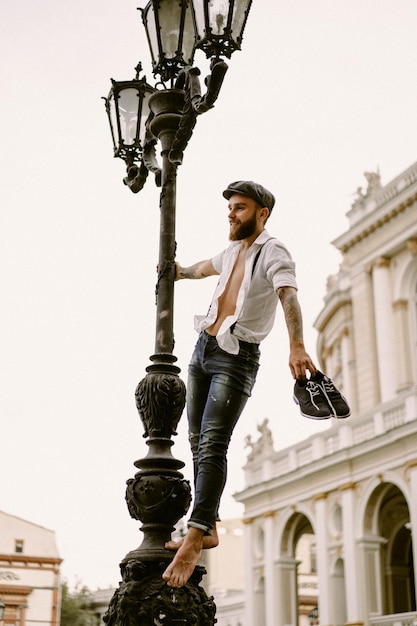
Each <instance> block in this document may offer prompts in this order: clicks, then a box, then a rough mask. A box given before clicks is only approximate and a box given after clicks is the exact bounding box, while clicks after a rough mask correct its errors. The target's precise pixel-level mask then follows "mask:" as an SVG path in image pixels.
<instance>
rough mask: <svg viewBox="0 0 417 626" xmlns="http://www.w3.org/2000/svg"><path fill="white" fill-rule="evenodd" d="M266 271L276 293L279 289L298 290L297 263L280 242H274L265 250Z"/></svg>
mask: <svg viewBox="0 0 417 626" xmlns="http://www.w3.org/2000/svg"><path fill="white" fill-rule="evenodd" d="M264 259H265V270H266V277H267V279H268V281H269V282H270V283H271V284H272V285H273V287H274V290H275V291H276V290H277V289H278V288H279V287H294V288H295V289H297V280H296V277H295V263H294V261H293V260H292V257H291V254H290V253H289V251H288V250H287V248H286V247H285V246H284V244H282V243H281V242H280V241H278V240H274V241H273V242H272V241H271V243H270V244H269V245H268V247H267V249H266V250H265V257H264Z"/></svg>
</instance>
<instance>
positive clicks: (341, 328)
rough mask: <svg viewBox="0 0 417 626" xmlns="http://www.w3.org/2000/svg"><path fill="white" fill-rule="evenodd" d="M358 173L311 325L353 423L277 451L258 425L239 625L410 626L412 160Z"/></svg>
mask: <svg viewBox="0 0 417 626" xmlns="http://www.w3.org/2000/svg"><path fill="white" fill-rule="evenodd" d="M365 177H366V179H367V188H366V189H365V190H364V191H362V190H361V189H358V191H357V197H356V199H355V201H354V203H353V205H352V208H351V210H350V211H349V213H348V219H349V229H348V231H347V232H346V233H344V234H343V235H341V236H340V237H339V238H338V239H336V241H335V242H333V243H334V245H335V246H336V247H337V248H338V249H339V250H340V252H341V254H342V263H341V266H340V270H339V272H338V274H337V275H335V276H332V277H330V278H329V280H328V286H327V294H326V296H325V301H324V307H323V310H322V311H321V313H320V314H319V316H318V318H317V320H316V323H315V326H316V328H317V330H318V332H319V339H318V354H319V361H320V367H321V369H322V370H323V371H325V372H326V373H327V374H328V375H329V376H330V377H331V378H332V379H333V381H334V382H335V384H336V385H337V387H338V388H339V389H340V390H341V391H342V392H343V393H344V395H346V397H347V398H348V401H349V404H350V406H351V408H352V416H351V417H350V418H348V419H346V420H333V422H332V425H331V426H330V428H329V429H328V430H326V431H324V432H323V431H321V432H320V434H317V435H315V436H312V437H310V438H308V439H306V440H304V441H302V442H300V443H298V444H297V445H294V446H291V447H290V448H287V449H285V450H282V451H278V452H276V451H275V450H274V449H273V446H272V445H271V437H270V433H269V432H268V428H267V425H266V424H264V425H263V428H262V429H260V431H261V437H260V439H259V440H258V441H257V442H256V443H255V444H254V445H253V447H252V451H251V453H250V455H249V458H248V462H247V465H246V468H245V488H244V490H243V491H242V492H241V493H240V494H238V496H237V499H238V500H239V501H241V502H242V503H243V504H244V507H245V514H244V521H245V524H246V527H245V546H246V547H245V550H246V564H245V571H246V584H245V599H246V607H245V619H244V624H243V626H290V625H291V626H308V624H317V623H319V624H320V625H323V626H341V625H345V624H349V625H351V626H353V625H355V626H356V625H358V626H359V625H364V626H391V625H392V624H395V625H396V626H400V625H401V626H408V624H415V623H416V619H417V614H416V575H415V573H416V572H415V569H416V564H417V541H414V542H413V529H415V528H417V350H416V347H417V163H416V164H414V165H413V166H411V167H410V168H408V169H407V170H406V171H405V172H403V173H402V174H401V175H400V176H398V177H397V178H395V179H394V180H393V181H391V182H390V183H389V184H387V185H386V186H384V187H382V186H381V183H380V178H379V173H366V174H365ZM302 545H303V546H304V548H303V550H304V556H303V557H302V558H300V553H301V552H300V547H301V546H302Z"/></svg>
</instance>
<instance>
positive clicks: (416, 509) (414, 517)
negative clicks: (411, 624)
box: [406, 458, 417, 596]
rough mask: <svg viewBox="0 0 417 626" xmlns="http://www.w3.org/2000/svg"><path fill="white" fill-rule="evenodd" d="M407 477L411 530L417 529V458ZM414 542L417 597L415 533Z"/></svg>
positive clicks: (408, 466)
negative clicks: (409, 494) (409, 493)
mask: <svg viewBox="0 0 417 626" xmlns="http://www.w3.org/2000/svg"><path fill="white" fill-rule="evenodd" d="M406 476H407V478H408V480H409V482H410V492H411V496H410V498H409V500H408V506H409V511H410V524H411V528H412V529H413V528H417V458H416V459H413V460H412V461H408V463H407V465H406ZM412 541H413V564H414V586H415V593H416V596H417V537H416V535H415V533H413V534H412Z"/></svg>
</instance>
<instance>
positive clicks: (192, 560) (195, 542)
mask: <svg viewBox="0 0 417 626" xmlns="http://www.w3.org/2000/svg"><path fill="white" fill-rule="evenodd" d="M203 538H204V531H202V530H200V529H199V528H193V527H191V528H189V529H188V532H187V534H186V536H185V537H184V539H183V540H182V542H181V546H180V547H179V548H178V550H177V553H176V555H175V556H174V559H173V561H172V562H171V563H170V564H169V565H168V567H167V568H166V570H165V572H164V573H163V574H162V578H163V579H164V580H166V581H167V585H168V586H169V587H183V586H184V585H186V584H187V582H188V579H189V578H190V576H191V574H192V573H193V571H194V569H195V566H196V565H197V563H198V561H199V560H200V557H201V551H202V549H203ZM168 543H169V542H168ZM173 543H175V542H173Z"/></svg>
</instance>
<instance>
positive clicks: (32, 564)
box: [0, 511, 62, 626]
mask: <svg viewBox="0 0 417 626" xmlns="http://www.w3.org/2000/svg"><path fill="white" fill-rule="evenodd" d="M61 561H62V560H61V559H60V557H59V553H58V550H57V546H56V542H55V534H54V532H53V531H51V530H48V529H46V528H43V527H42V526H38V525H36V524H32V523H31V522H28V521H26V520H22V519H20V518H18V517H15V516H13V515H9V514H7V513H4V512H2V511H0V600H2V602H4V604H5V605H6V610H5V617H4V626H17V625H18V626H32V625H33V624H38V623H42V624H46V625H47V624H49V625H51V626H58V625H59V567H60V563H61Z"/></svg>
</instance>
